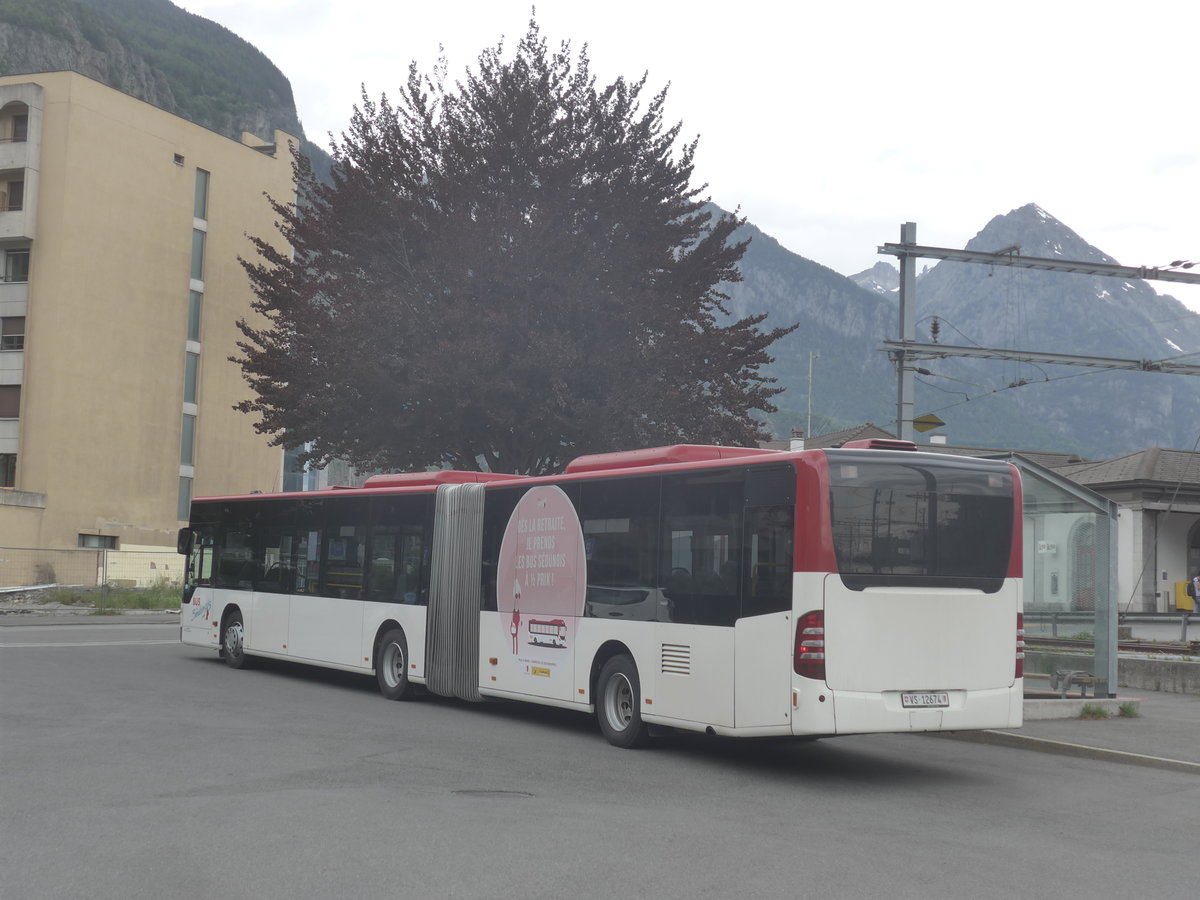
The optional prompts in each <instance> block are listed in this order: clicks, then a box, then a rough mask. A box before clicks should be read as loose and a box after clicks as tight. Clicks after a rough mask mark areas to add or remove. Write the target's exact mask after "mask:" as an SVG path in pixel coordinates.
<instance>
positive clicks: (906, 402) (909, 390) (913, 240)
mask: <svg viewBox="0 0 1200 900" xmlns="http://www.w3.org/2000/svg"><path fill="white" fill-rule="evenodd" d="M1020 249H1021V248H1020V247H1019V246H1015V247H1006V248H1005V249H1003V250H1001V251H999V252H998V253H984V252H981V251H977V250H954V249H951V248H949V247H923V246H921V245H919V244H917V226H916V224H915V223H913V222H905V223H904V224H903V225H901V226H900V243H899V244H884V245H883V246H881V247H880V248H879V252H880V253H881V254H885V255H889V256H895V257H897V258H898V259H899V261H900V340H898V341H884V342H883V347H882V349H884V350H887V351H888V352H889V353H890V354H891V357H892V359H893V360H895V362H896V435H897V437H899V438H900V439H901V440H905V441H911V440H912V439H913V422H912V420H913V402H914V401H913V386H914V379H913V367H912V363H913V362H914V361H916V360H918V359H933V358H935V357H948V356H982V357H985V358H988V359H1009V360H1018V361H1024V362H1039V363H1050V364H1055V365H1064V366H1092V367H1094V368H1101V369H1132V370H1135V371H1142V372H1170V373H1173V374H1177V375H1200V366H1191V365H1185V364H1183V363H1176V362H1172V361H1171V359H1169V358H1168V359H1160V360H1138V359H1111V358H1106V357H1096V356H1093V357H1088V356H1072V355H1070V354H1064V353H1036V352H1033V351H1029V350H989V349H986V348H980V347H954V346H949V345H946V344H918V343H917V341H916V324H915V323H916V307H917V291H916V285H917V274H916V264H917V262H916V261H917V260H918V259H949V260H954V261H956V262H969V263H981V264H983V265H988V266H1016V267H1018V268H1023V269H1042V270H1044V271H1052V272H1074V273H1076V274H1080V275H1104V276H1109V277H1114V278H1135V279H1138V280H1143V281H1144V280H1158V281H1178V282H1183V283H1184V284H1200V274H1193V273H1191V272H1177V271H1174V270H1173V269H1159V268H1148V267H1146V266H1118V265H1114V264H1112V263H1097V262H1086V261H1082V260H1070V259H1049V258H1046V257H1038V256H1021V255H1019V251H1020ZM935 348H936V349H935Z"/></svg>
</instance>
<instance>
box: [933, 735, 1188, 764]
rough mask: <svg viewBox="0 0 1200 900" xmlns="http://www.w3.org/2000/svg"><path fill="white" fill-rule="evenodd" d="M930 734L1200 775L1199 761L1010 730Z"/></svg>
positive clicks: (971, 741)
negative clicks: (1074, 742)
mask: <svg viewBox="0 0 1200 900" xmlns="http://www.w3.org/2000/svg"><path fill="white" fill-rule="evenodd" d="M930 733H931V734H933V735H934V736H935V737H942V738H950V739H952V740H957V741H968V742H970V743H974V744H994V745H997V746H1000V747H1016V748H1017V749H1019V750H1035V751H1037V752H1038V753H1053V754H1055V755H1058V756H1074V757H1076V758H1079V759H1094V760H1098V761H1100V762H1112V763H1121V764H1123V765H1127V766H1143V767H1145V768H1147V769H1161V770H1163V771H1166V772H1182V773H1184V774H1186V775H1200V763H1194V762H1188V761H1187V760H1182V759H1165V758H1164V757H1161V756H1146V755H1145V754H1143V753H1127V752H1125V751H1123V750H1103V749H1101V748H1100V747H1088V746H1086V745H1084V744H1071V743H1068V742H1066V741H1051V740H1047V739H1046V738H1036V737H1030V736H1028V735H1024V734H1014V733H1012V732H1009V731H990V730H989V731H947V732H942V733H938V732H930Z"/></svg>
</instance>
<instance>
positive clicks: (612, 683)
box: [604, 672, 633, 731]
mask: <svg viewBox="0 0 1200 900" xmlns="http://www.w3.org/2000/svg"><path fill="white" fill-rule="evenodd" d="M604 714H605V716H607V718H608V724H609V725H610V726H612V729H613V730H614V731H624V730H625V729H626V728H628V727H629V723H630V722H632V721H633V685H632V684H630V683H629V678H628V677H626V675H625V673H623V672H617V673H616V674H614V675H613V676H612V678H610V679H609V680H608V684H607V685H605V688H604Z"/></svg>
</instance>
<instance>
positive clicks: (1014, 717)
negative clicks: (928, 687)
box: [793, 683, 1024, 735]
mask: <svg viewBox="0 0 1200 900" xmlns="http://www.w3.org/2000/svg"><path fill="white" fill-rule="evenodd" d="M824 693H825V696H826V698H827V699H826V702H827V703H828V704H829V705H830V706H832V712H833V729H832V732H830V730H829V728H828V722H827V721H820V722H811V723H810V722H807V721H806V717H805V716H803V715H797V716H796V717H795V719H794V720H793V733H794V734H797V735H800V734H810V733H814V732H815V733H825V734H829V733H833V734H869V733H874V732H905V731H908V732H915V731H972V730H978V729H984V728H1019V727H1020V726H1021V721H1022V709H1023V705H1024V701H1023V697H1022V692H1021V687H1020V684H1019V683H1018V684H1015V685H1013V686H1011V687H1003V688H993V689H989V690H977V691H965V690H959V691H946V692H945V694H946V695H947V696H946V698H945V699H946V701H947V705H945V706H923V707H911V706H906V705H905V700H906V698H905V697H904V696H903V692H901V691H883V692H865V693H859V692H856V691H826V692H824ZM820 718H821V719H825V718H826V717H825V716H821V717H820ZM806 726H816V727H812V728H811V730H810V727H806Z"/></svg>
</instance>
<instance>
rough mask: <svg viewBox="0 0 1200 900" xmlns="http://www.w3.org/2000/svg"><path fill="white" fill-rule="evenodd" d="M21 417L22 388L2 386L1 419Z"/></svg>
mask: <svg viewBox="0 0 1200 900" xmlns="http://www.w3.org/2000/svg"><path fill="white" fill-rule="evenodd" d="M20 417H21V386H20V385H19V384H0V419H18V418H20Z"/></svg>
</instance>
